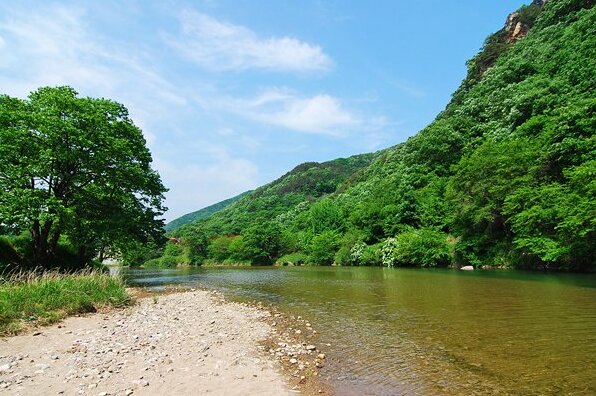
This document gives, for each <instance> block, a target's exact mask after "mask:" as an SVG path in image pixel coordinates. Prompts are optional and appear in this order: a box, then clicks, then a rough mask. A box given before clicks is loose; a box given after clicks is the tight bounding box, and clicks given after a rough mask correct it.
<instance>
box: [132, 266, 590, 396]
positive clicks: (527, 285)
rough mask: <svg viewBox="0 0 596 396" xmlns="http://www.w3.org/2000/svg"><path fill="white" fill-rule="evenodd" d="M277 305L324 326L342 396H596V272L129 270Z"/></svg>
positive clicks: (138, 278)
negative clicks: (489, 395) (404, 395)
mask: <svg viewBox="0 0 596 396" xmlns="http://www.w3.org/2000/svg"><path fill="white" fill-rule="evenodd" d="M123 275H124V277H125V279H127V281H128V282H129V283H130V284H133V285H138V286H148V287H163V286H164V285H170V284H184V285H191V286H192V285H198V286H201V287H208V288H214V289H217V290H220V291H222V292H224V293H226V294H228V295H229V296H231V297H233V298H238V299H251V300H253V299H256V300H260V301H264V302H269V303H274V304H275V305H276V306H278V307H279V308H280V309H282V310H286V311H289V312H292V313H294V314H296V315H302V316H303V317H304V318H305V319H308V320H309V321H310V322H311V323H312V324H313V327H314V328H316V329H317V331H318V337H319V339H318V340H317V342H319V343H323V344H326V343H329V344H331V346H330V347H327V348H325V352H326V353H327V355H328V356H329V362H330V363H332V364H330V365H329V366H331V367H332V368H333V371H331V370H328V371H325V370H324V371H323V373H322V374H323V378H324V379H325V380H326V381H328V382H330V383H331V385H333V386H334V387H335V388H336V389H337V390H338V394H342V395H343V394H345V395H366V394H370V395H395V394H408V395H410V394H420V395H427V394H439V395H440V394H445V395H452V394H515V395H519V394H524V395H533V394H536V395H539V394H589V395H594V394H596V277H595V276H593V275H568V274H558V275H547V274H540V273H527V272H519V271H473V272H472V271H469V272H467V271H457V270H419V269H416V270H412V269H390V268H357V267H352V268H335V267H334V268H329V267H304V268H208V269H179V270H178V269H177V270H124V271H123Z"/></svg>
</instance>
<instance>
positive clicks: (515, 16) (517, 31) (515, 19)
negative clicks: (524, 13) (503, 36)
mask: <svg viewBox="0 0 596 396" xmlns="http://www.w3.org/2000/svg"><path fill="white" fill-rule="evenodd" d="M528 30H529V29H528V26H526V25H524V24H523V23H522V22H521V21H520V20H519V13H518V12H513V13H511V14H509V16H508V17H507V22H505V31H506V32H507V33H508V35H507V42H508V43H513V42H514V41H517V40H519V39H520V38H522V37H524V36H525V35H526V34H528Z"/></svg>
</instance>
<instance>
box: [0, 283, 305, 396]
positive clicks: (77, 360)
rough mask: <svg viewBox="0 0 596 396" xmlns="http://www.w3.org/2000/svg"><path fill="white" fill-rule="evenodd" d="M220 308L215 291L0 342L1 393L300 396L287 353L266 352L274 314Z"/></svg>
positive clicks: (147, 302) (227, 305)
mask: <svg viewBox="0 0 596 396" xmlns="http://www.w3.org/2000/svg"><path fill="white" fill-rule="evenodd" d="M218 300H219V298H218V296H217V295H216V294H214V293H212V292H208V291H190V292H184V293H175V294H168V295H159V296H156V297H148V298H143V299H141V300H139V301H138V303H137V304H136V305H135V306H133V307H131V308H128V309H126V310H119V311H112V312H108V313H98V314H94V315H90V316H85V317H74V318H69V319H67V320H66V321H64V322H62V323H61V324H59V325H54V326H51V327H47V328H42V329H39V330H36V331H35V332H30V333H29V334H25V335H20V336H15V337H8V338H3V339H0V394H8V395H61V394H63V395H96V396H97V395H104V396H105V395H161V396H165V395H205V394H207V395H276V396H278V395H288V394H296V392H297V391H295V390H294V391H293V390H291V389H290V385H288V384H289V383H288V379H290V378H291V376H290V375H289V373H288V377H284V376H283V375H282V374H280V373H281V370H285V371H286V372H288V369H287V367H286V368H284V365H283V364H282V362H283V360H282V359H280V358H279V356H276V355H275V354H276V353H277V355H280V353H279V349H277V351H275V350H274V349H270V348H269V347H266V346H264V344H263V341H264V340H265V339H267V338H268V337H270V336H271V334H272V329H273V328H272V325H271V324H270V323H271V320H272V319H269V324H268V323H267V318H268V317H270V316H271V314H270V313H269V312H268V311H267V310H263V309H258V308H256V307H251V306H248V305H246V304H238V303H232V302H224V303H222V302H218ZM273 325H275V323H273ZM308 352H309V353H310V351H308ZM283 359H285V360H288V359H289V357H288V356H287V355H285V354H284V356H283ZM292 362H294V361H292ZM294 363H295V362H294ZM299 364H300V363H299ZM295 365H296V364H294V366H295ZM286 366H288V364H286Z"/></svg>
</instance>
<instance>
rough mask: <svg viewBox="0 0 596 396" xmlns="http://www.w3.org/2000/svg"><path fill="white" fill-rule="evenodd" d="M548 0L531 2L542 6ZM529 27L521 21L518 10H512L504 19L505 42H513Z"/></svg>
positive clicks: (522, 35)
mask: <svg viewBox="0 0 596 396" xmlns="http://www.w3.org/2000/svg"><path fill="white" fill-rule="evenodd" d="M547 2H548V0H533V1H532V4H533V5H535V6H538V7H542V6H544V5H545V4H546V3H547ZM529 30H530V27H529V26H527V25H526V24H524V23H523V22H522V21H521V16H520V14H519V12H512V13H511V14H509V15H508V16H507V20H506V21H505V31H506V32H507V42H508V43H513V42H515V41H517V40H519V39H520V38H522V37H525V36H526V34H528V31H529Z"/></svg>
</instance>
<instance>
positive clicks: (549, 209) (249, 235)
mask: <svg viewBox="0 0 596 396" xmlns="http://www.w3.org/2000/svg"><path fill="white" fill-rule="evenodd" d="M519 15H520V16H519V18H520V19H521V20H522V21H523V22H524V23H525V24H526V27H527V29H528V33H527V36H525V37H523V38H521V39H516V40H510V39H509V38H508V37H507V32H506V31H504V30H503V31H500V32H498V33H496V34H495V35H493V36H491V37H489V38H488V39H487V41H486V42H485V45H484V47H483V48H482V50H481V51H480V53H479V55H477V56H476V57H474V58H473V59H472V60H471V61H469V63H468V76H467V77H466V78H465V80H464V81H463V82H462V85H461V86H460V88H459V89H458V90H457V91H456V92H455V93H454V95H453V99H452V101H451V102H450V103H449V104H448V106H447V107H446V109H445V110H444V111H443V112H442V113H441V114H439V115H438V116H437V118H436V119H435V121H434V122H432V123H431V124H430V125H429V126H427V127H426V128H424V129H423V130H422V131H420V132H419V133H418V134H417V135H415V136H413V137H412V138H410V139H408V141H407V142H405V143H402V144H399V145H397V146H394V147H391V148H389V149H386V150H384V151H382V152H379V153H376V154H375V155H374V157H370V156H368V157H356V158H351V159H347V160H341V161H353V162H354V161H355V160H357V161H356V162H354V163H355V164H357V165H358V166H351V167H349V168H345V169H346V172H343V173H342V172H341V171H340V170H338V169H335V168H334V167H336V166H339V165H342V166H343V165H345V163H341V162H336V161H332V162H329V163H326V164H327V166H323V165H324V164H321V165H319V166H317V165H315V164H304V165H301V166H299V167H297V168H296V169H295V170H294V171H292V172H290V173H289V174H287V175H285V176H284V177H283V178H281V179H280V180H278V181H276V182H273V183H271V184H269V185H267V186H264V187H262V188H260V189H258V190H256V191H255V192H253V193H252V194H250V195H248V196H246V197H244V198H243V199H241V200H239V201H238V202H236V203H234V204H233V205H231V206H229V207H227V208H226V209H225V210H222V211H221V212H218V213H217V214H215V215H213V216H211V217H210V218H208V219H206V220H203V221H199V222H196V223H193V224H191V225H189V226H187V227H185V228H184V227H183V228H181V229H180V230H179V232H178V233H177V236H179V237H181V240H182V241H183V242H182V244H184V243H185V241H186V238H187V237H186V236H187V235H189V234H190V233H200V234H202V235H204V238H203V239H202V240H201V241H202V242H201V243H206V244H205V245H204V246H203V248H202V249H203V251H205V252H206V256H205V258H206V260H207V261H208V262H209V260H211V261H212V262H230V259H231V258H233V260H232V261H234V260H236V259H238V260H241V259H242V260H248V261H249V262H253V263H254V262H262V263H270V262H272V261H275V260H274V259H276V256H277V261H278V262H279V263H281V264H285V263H311V264H321V265H327V264H331V263H336V264H341V265H391V266H392V265H400V266H407V265H415V266H429V267H430V266H446V265H474V266H481V265H489V266H508V267H517V268H531V269H542V268H550V269H566V270H593V269H594V268H595V262H596V257H595V254H596V244H595V237H596V233H595V227H596V182H595V181H594V179H595V178H594V176H595V174H596V137H595V134H594V131H596V114H595V111H596V99H595V98H594V92H596V11H595V10H594V7H593V1H585V0H551V1H549V2H547V3H546V5H544V6H538V5H531V6H524V7H522V9H520V10H519ZM371 159H372V162H371V163H370V164H368V163H367V162H368V161H370V160H371ZM331 164H333V167H332V166H331ZM267 230H277V231H276V232H277V233H278V236H277V239H276V242H275V243H274V244H273V245H274V248H272V249H269V250H267V249H263V250H258V249H254V246H253V247H251V249H245V248H244V247H243V246H242V244H244V243H246V241H253V242H254V241H255V240H256V239H258V238H261V237H257V234H258V235H260V234H262V233H264V232H267ZM253 234H254V235H253ZM222 238H227V239H222ZM255 238H256V239H255ZM224 241H225V243H224ZM253 242H251V243H253ZM226 243H227V245H226ZM191 244H192V243H191ZM253 244H254V243H253ZM224 245H225V246H224ZM247 252H250V253H247ZM247 256H251V257H247ZM198 262H199V261H197V263H198Z"/></svg>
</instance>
